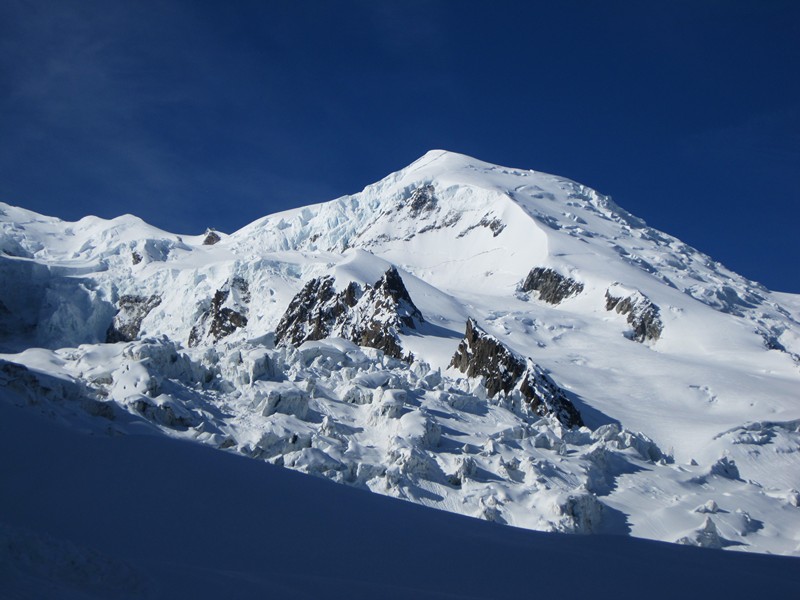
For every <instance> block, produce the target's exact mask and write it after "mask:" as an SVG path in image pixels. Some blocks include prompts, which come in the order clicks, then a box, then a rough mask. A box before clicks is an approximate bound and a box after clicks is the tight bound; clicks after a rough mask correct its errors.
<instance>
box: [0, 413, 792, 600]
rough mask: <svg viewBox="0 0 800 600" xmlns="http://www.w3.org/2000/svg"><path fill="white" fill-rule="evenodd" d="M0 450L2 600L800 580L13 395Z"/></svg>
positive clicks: (547, 592) (775, 565)
mask: <svg viewBox="0 0 800 600" xmlns="http://www.w3.org/2000/svg"><path fill="white" fill-rule="evenodd" d="M31 449H40V450H41V449H48V451H47V452H42V451H39V452H35V451H31ZM0 452H2V453H3V455H4V456H13V457H14V459H15V460H13V461H9V462H7V463H6V465H5V467H4V468H3V469H2V470H0V485H2V488H3V489H4V490H5V492H4V493H3V494H2V496H0V514H2V515H3V517H2V523H0V597H2V598H4V599H5V598H7V599H10V600H16V599H22V598H37V599H40V600H46V599H51V598H52V599H58V600H73V599H75V600H77V599H81V600H84V599H89V598H120V599H121V598H219V597H235V598H242V599H246V598H271V597H278V596H280V597H282V598H297V599H301V598H309V599H310V598H321V597H325V598H377V597H380V598H421V599H427V598H431V599H434V598H437V599H438V598H471V599H478V598H487V599H488V598H499V597H509V596H520V595H529V594H530V593H531V590H535V592H536V594H537V595H538V594H541V595H543V596H548V597H549V596H556V595H558V596H559V597H567V598H579V597H595V596H597V595H598V594H600V595H610V594H612V593H613V594H614V595H617V596H621V597H630V596H632V592H633V590H637V591H638V592H637V593H643V594H644V593H646V594H647V596H648V597H651V598H676V597H688V598H692V597H698V598H699V597H725V598H731V599H734V598H750V597H757V596H767V597H786V598H789V597H792V596H793V595H794V593H795V591H796V589H797V586H798V585H800V570H799V569H797V564H796V563H797V560H796V559H790V558H783V557H767V556H763V555H743V554H734V553H721V552H713V551H709V550H703V549H696V548H686V547H681V546H676V545H671V544H661V543H656V542H649V541H645V540H635V539H630V538H622V537H613V536H597V537H592V538H586V537H576V536H558V535H554V534H543V533H537V532H532V531H524V530H520V529H514V528H509V527H502V526H498V525H494V524H491V523H482V522H480V521H478V520H476V519H469V518H465V517H461V516H458V515H448V514H446V513H442V512H439V511H433V510H430V509H425V508H422V507H418V506H414V505H413V504H410V503H405V502H398V501H396V500H391V499H387V498H382V497H379V496H376V495H373V494H368V493H365V492H362V491H359V490H353V489H349V488H347V487H345V486H337V485H334V484H331V483H329V482H327V481H322V480H320V479H316V478H311V477H305V476H302V475H299V474H296V473H292V472H290V471H288V470H285V469H280V468H277V467H273V466H271V465H265V464H263V463H259V462H256V461H252V460H247V459H243V458H241V457H237V456H234V455H231V454H229V453H225V452H219V451H215V450H211V449H208V448H203V447H201V446H199V445H196V444H185V443H180V442H176V441H173V440H169V439H167V438H165V437H163V436H154V435H147V434H142V433H141V432H140V433H139V434H133V435H129V436H123V437H108V436H102V435H85V434H82V433H80V432H77V431H76V430H75V428H74V427H72V428H70V427H64V426H60V425H57V424H55V423H53V422H52V421H49V420H45V419H43V418H42V417H41V416H38V415H34V414H32V413H31V411H30V410H27V409H20V408H17V407H13V406H9V405H8V404H7V403H5V402H3V403H0ZM620 567H624V568H620Z"/></svg>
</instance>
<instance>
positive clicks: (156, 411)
mask: <svg viewBox="0 0 800 600" xmlns="http://www.w3.org/2000/svg"><path fill="white" fill-rule="evenodd" d="M0 226H2V229H0V250H2V254H0V275H2V281H3V283H4V285H3V286H2V289H0V350H2V351H4V352H5V354H3V355H0V359H1V360H0V391H4V393H3V401H4V402H5V403H7V404H14V405H17V406H24V407H25V410H26V411H28V412H41V413H46V414H49V415H51V416H52V417H53V418H55V419H57V420H60V421H63V422H65V423H69V424H72V425H73V426H74V427H75V428H76V429H79V430H80V431H84V432H87V433H91V434H92V435H94V436H95V437H96V436H101V437H102V436H110V437H109V441H108V442H107V443H109V444H113V443H114V440H117V442H118V443H124V444H129V442H127V441H126V442H122V441H120V440H122V439H127V437H126V436H130V435H131V434H133V433H136V432H138V431H145V430H146V431H150V432H157V433H159V434H163V435H167V436H170V437H174V438H179V439H184V440H189V441H193V442H197V443H200V444H204V445H207V446H211V447H214V448H218V449H220V451H224V452H226V453H238V454H242V455H245V456H249V457H252V458H254V459H257V460H260V461H268V462H271V463H274V464H277V465H282V466H285V467H289V468H291V469H296V470H299V471H302V472H304V473H310V474H313V475H317V476H319V477H323V478H327V479H330V480H333V481H336V482H340V483H344V484H347V485H350V486H354V487H358V488H362V489H366V490H371V491H373V492H377V493H379V494H383V495H388V496H393V497H396V498H403V499H406V500H411V501H413V502H416V503H419V504H423V505H426V506H430V507H435V508H440V509H444V510H446V511H450V512H455V513H460V514H463V515H469V516H473V517H478V518H481V519H484V520H489V521H494V522H496V523H502V524H508V525H514V526H517V527H522V528H527V529H535V530H541V531H555V532H570V533H614V534H629V535H631V536H634V537H641V538H650V539H654V540H661V541H668V542H680V543H681V544H689V545H700V546H711V547H715V548H728V549H733V550H742V551H748V552H761V553H774V554H785V555H800V508H799V507H798V506H799V505H800V492H798V489H800V297H798V296H795V295H790V294H779V293H773V292H770V291H769V290H767V289H765V288H764V287H763V286H761V285H759V284H757V283H755V282H752V281H749V280H747V279H745V278H743V277H741V276H739V275H737V274H735V273H733V272H731V271H729V270H728V269H726V268H725V267H724V266H722V265H720V264H719V263H716V262H714V261H713V260H712V259H711V258H709V257H708V256H706V255H704V254H702V253H700V252H699V251H697V250H695V249H693V248H691V247H689V246H687V245H686V244H684V243H682V242H680V241H679V240H677V239H675V238H673V237H671V236H669V235H667V234H665V233H662V232H659V231H656V230H654V229H652V228H650V227H648V226H647V225H646V224H645V223H643V222H642V221H641V220H639V219H637V218H636V217H634V216H633V215H631V214H629V213H627V212H626V211H624V210H623V209H621V208H620V207H618V206H617V205H615V204H614V203H613V202H612V201H611V199H610V198H608V197H605V196H603V195H601V194H599V193H597V192H595V191H594V190H591V189H589V188H587V187H585V186H582V185H580V184H578V183H575V182H573V181H570V180H567V179H564V178H560V177H556V176H553V175H547V174H544V173H538V172H534V171H526V170H519V169H509V168H504V167H499V166H495V165H491V164H488V163H484V162H481V161H478V160H475V159H472V158H469V157H466V156H463V155H459V154H454V153H450V152H445V151H439V150H436V151H431V152H429V153H427V154H426V155H425V156H423V157H422V158H420V159H419V160H417V161H416V162H414V163H413V164H412V165H410V166H409V167H407V168H405V169H403V170H401V171H398V172H397V173H394V174H391V175H389V176H388V177H386V178H385V179H383V180H381V181H380V182H378V183H375V184H373V185H370V186H368V187H366V188H365V189H364V190H363V191H362V192H360V193H358V194H354V195H352V196H346V197H343V198H339V199H337V200H334V201H331V202H328V203H324V204H318V205H314V206H308V207H305V208H301V209H296V210H292V211H287V212H283V213H279V214H276V215H272V216H268V217H265V218H263V219H260V220H258V221H256V222H254V223H252V224H250V225H248V226H247V227H245V228H243V229H241V230H240V231H237V232H235V233H233V234H230V235H225V234H219V238H220V239H219V241H217V242H216V243H214V244H213V245H206V244H204V241H207V240H206V236H205V235H196V236H188V235H183V236H179V235H175V234H171V233H167V232H164V231H160V230H158V229H156V228H153V227H150V226H149V225H147V224H145V223H143V222H142V221H140V220H139V219H137V218H135V217H131V216H124V217H119V218H117V219H114V220H111V221H104V220H101V219H97V218H94V217H87V218H85V219H82V220H81V221H78V222H77V223H66V222H62V221H59V220H57V219H53V218H50V217H44V216H41V215H37V214H35V213H32V212H30V211H26V210H23V209H20V208H15V207H11V206H8V205H0ZM392 266H394V267H396V268H397V269H398V272H399V274H400V277H401V278H402V282H403V284H404V286H405V288H406V290H407V292H408V295H409V297H410V298H411V300H412V301H413V304H414V305H415V306H416V307H417V308H418V309H419V311H420V313H421V315H422V320H418V322H416V325H415V326H414V327H404V328H401V329H398V331H396V332H395V333H396V334H397V339H399V340H400V342H401V343H402V347H403V350H404V353H407V355H408V356H410V357H413V358H412V359H410V360H408V361H403V360H397V359H394V358H391V357H389V356H387V355H385V354H384V353H383V352H382V351H381V350H380V349H376V348H369V347H360V346H358V345H356V344H355V343H354V340H346V339H340V338H326V339H317V340H314V339H309V341H306V342H305V343H303V344H301V345H300V346H299V347H294V346H291V345H281V344H278V346H277V347H276V345H275V330H276V327H277V325H278V323H279V322H280V320H281V317H282V316H283V315H284V312H285V311H286V309H287V307H288V306H289V304H290V302H291V301H292V299H293V298H294V297H295V295H296V294H298V292H300V291H301V290H302V289H303V288H304V286H305V284H306V283H307V282H309V281H310V280H311V279H312V278H315V277H323V276H332V277H333V278H334V280H335V291H336V293H337V294H340V295H341V296H336V298H340V299H341V301H339V300H336V302H339V304H336V303H334V304H332V305H330V306H328V305H323V304H324V303H323V299H314V298H310V299H309V300H308V307H307V308H308V311H307V312H308V314H307V315H306V317H308V319H310V320H309V321H308V322H309V323H311V324H312V325H313V323H314V322H315V321H314V318H316V317H314V315H315V314H317V313H315V312H314V311H315V310H323V309H324V310H333V311H334V312H337V311H347V310H350V309H351V308H352V307H351V306H349V305H348V304H347V302H348V300H347V290H348V289H355V288H350V287H349V286H350V284H351V283H352V282H355V283H356V284H358V286H359V288H358V289H360V290H364V289H367V288H368V286H372V285H374V284H375V283H376V282H377V281H378V280H380V279H381V277H382V276H383V274H384V273H386V271H387V270H388V269H390V268H391V267H392ZM536 268H538V269H539V270H540V271H539V272H540V273H544V272H546V273H547V274H548V278H550V279H549V280H550V281H551V282H552V281H558V278H559V277H561V278H563V281H564V282H565V285H564V286H563V289H569V290H571V292H570V293H569V294H566V295H564V296H563V297H559V296H558V295H555V296H553V295H550V296H547V297H544V296H540V293H539V292H538V291H535V290H534V291H530V292H523V291H522V290H523V286H522V284H523V282H525V280H526V278H528V275H529V273H530V272H531V270H533V269H536ZM529 289H530V288H529ZM367 300H368V301H369V302H372V304H371V305H370V306H368V307H366V308H363V307H361V305H360V304H359V305H358V308H357V309H353V310H354V311H355V312H354V313H353V314H352V315H349V316H348V318H349V319H350V320H353V319H358V318H359V315H360V314H369V315H370V318H371V319H372V321H371V323H381V322H383V323H398V322H399V321H397V319H394V320H392V319H391V318H389V317H391V315H390V314H388V313H386V311H390V310H392V309H391V302H388V303H387V302H386V301H385V299H383V300H382V299H381V298H379V297H376V298H375V299H373V298H372V296H369V297H368V299H367ZM367 300H363V302H366V301H367ZM315 302H319V303H320V304H319V305H315ZM359 311H360V312H359ZM382 311H383V312H382ZM326 314H327V313H326ZM308 315H311V316H308ZM337 315H338V312H337V314H336V315H334V314H328V317H330V318H334V317H336V316H337ZM326 318H327V317H326ZM469 318H472V319H474V320H475V322H476V323H477V325H478V326H479V327H480V328H481V329H482V330H484V331H485V332H486V333H487V334H488V335H490V336H492V337H493V339H496V340H498V341H499V342H500V343H502V344H503V345H505V346H506V347H508V348H509V349H510V350H511V351H512V352H513V353H514V354H515V355H518V356H520V357H523V358H525V359H526V360H530V361H532V362H533V363H534V364H535V365H537V366H538V367H539V368H541V369H543V370H544V372H546V373H547V374H548V375H549V377H550V378H551V379H552V380H553V381H554V382H555V383H556V384H557V385H558V386H560V388H561V389H562V390H563V392H564V395H565V397H566V398H568V400H569V401H571V402H572V404H573V405H574V406H575V407H576V408H577V409H578V411H579V412H580V414H581V417H582V419H583V422H584V423H585V424H586V427H583V428H580V429H572V430H570V429H566V428H565V427H564V426H563V425H562V424H561V423H559V422H558V421H557V420H556V419H555V418H553V417H552V416H548V415H545V416H543V417H542V416H539V415H537V414H535V413H534V412H533V411H531V410H530V408H529V407H528V405H527V404H526V402H525V399H524V398H523V397H522V396H521V395H520V393H519V390H518V389H514V390H512V391H511V392H509V393H508V394H505V393H499V394H496V395H495V396H493V397H488V394H487V387H486V385H485V383H486V382H485V381H483V380H482V379H470V378H466V376H465V375H464V374H463V373H461V372H459V371H458V370H456V369H454V368H450V367H449V365H450V363H451V359H452V357H453V354H454V352H455V351H456V349H457V348H458V346H459V342H460V340H461V338H462V337H463V335H464V331H465V325H466V322H467V320H468V319H469ZM362 325H363V324H362ZM108 341H113V342H114V343H107V342H108ZM14 414H17V413H14ZM19 414H22V413H19ZM104 443H105V442H104ZM148 443H149V442H148ZM159 443H160V442H159ZM165 447H166V446H165ZM168 447H170V448H177V447H179V446H175V445H170V446H168ZM53 451H56V452H57V450H53ZM202 455H203V456H210V454H202ZM198 456H200V454H198ZM220 460H222V459H220ZM225 460H227V458H225ZM237 464H238V463H237ZM272 472H273V471H270V473H272ZM292 481H294V479H292ZM325 489H327V488H325ZM31 493H34V492H33V491H31ZM425 514H427V513H425ZM487 531H488V530H487ZM492 531H494V530H492ZM514 535H517V534H514ZM565 543H566V542H565ZM569 543H572V542H569ZM614 543H615V544H616V543H617V542H614ZM590 547H592V546H587V548H590ZM387 560H389V559H387Z"/></svg>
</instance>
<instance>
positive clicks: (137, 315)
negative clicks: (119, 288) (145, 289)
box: [106, 294, 161, 344]
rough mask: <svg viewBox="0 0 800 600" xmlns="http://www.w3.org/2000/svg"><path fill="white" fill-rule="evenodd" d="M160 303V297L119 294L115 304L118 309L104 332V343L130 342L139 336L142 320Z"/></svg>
mask: <svg viewBox="0 0 800 600" xmlns="http://www.w3.org/2000/svg"><path fill="white" fill-rule="evenodd" d="M159 304H161V297H160V296H158V295H156V294H154V295H152V296H149V297H148V296H136V295H125V296H120V299H119V301H118V302H117V306H118V307H119V311H118V312H117V314H116V315H115V316H114V320H113V321H112V322H111V325H110V326H109V328H108V331H107V332H106V343H109V344H113V343H114V342H132V341H133V340H135V339H137V338H138V337H139V330H140V329H141V327H142V321H144V319H145V317H146V316H147V315H149V314H150V311H151V310H153V309H154V308H155V307H156V306H158V305H159Z"/></svg>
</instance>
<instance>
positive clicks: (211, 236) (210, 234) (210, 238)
mask: <svg viewBox="0 0 800 600" xmlns="http://www.w3.org/2000/svg"><path fill="white" fill-rule="evenodd" d="M221 239H222V238H221V237H219V234H218V233H217V232H216V231H214V230H213V229H207V230H206V237H205V239H204V240H203V246H213V245H214V244H216V243H217V242H218V241H220V240H221Z"/></svg>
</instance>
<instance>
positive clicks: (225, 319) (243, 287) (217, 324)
mask: <svg viewBox="0 0 800 600" xmlns="http://www.w3.org/2000/svg"><path fill="white" fill-rule="evenodd" d="M249 302H250V288H249V286H248V284H247V281H245V280H244V279H242V278H240V277H234V278H233V279H232V280H231V281H230V283H229V284H227V285H226V286H225V287H223V288H222V289H219V290H217V291H216V292H215V293H214V297H213V298H212V299H211V306H209V308H208V309H207V310H205V311H204V312H203V313H202V314H201V316H200V319H199V320H198V322H197V324H195V326H194V327H192V331H191V333H190V334H189V345H190V346H197V345H198V344H199V343H200V342H201V341H203V340H204V339H210V340H211V341H212V342H216V341H218V340H220V339H221V338H223V337H226V336H229V335H230V334H232V333H233V332H234V331H236V330H237V329H240V328H242V327H245V326H246V325H247V317H246V316H245V312H247V304H248V303H249Z"/></svg>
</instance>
